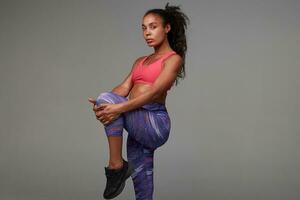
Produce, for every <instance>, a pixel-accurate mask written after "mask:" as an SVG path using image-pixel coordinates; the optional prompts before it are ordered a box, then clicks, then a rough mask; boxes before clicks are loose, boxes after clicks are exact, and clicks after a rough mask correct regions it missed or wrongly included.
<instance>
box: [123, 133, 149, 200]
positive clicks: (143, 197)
mask: <svg viewBox="0 0 300 200" xmlns="http://www.w3.org/2000/svg"><path fill="white" fill-rule="evenodd" d="M153 156H154V150H150V149H147V148H145V147H144V146H143V145H142V144H140V143H139V142H137V141H136V140H135V139H134V138H132V137H130V136H128V138H127V158H128V161H130V162H131V163H132V164H133V167H134V169H135V170H134V173H133V174H132V175H131V178H132V181H133V185H134V191H135V197H136V200H152V198H153V189H154V186H153Z"/></svg>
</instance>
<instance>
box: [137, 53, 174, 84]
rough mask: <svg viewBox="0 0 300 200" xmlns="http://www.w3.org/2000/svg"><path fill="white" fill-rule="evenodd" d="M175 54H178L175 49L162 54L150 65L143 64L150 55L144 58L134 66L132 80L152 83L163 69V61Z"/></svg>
mask: <svg viewBox="0 0 300 200" xmlns="http://www.w3.org/2000/svg"><path fill="white" fill-rule="evenodd" d="M173 54H176V52H175V51H170V52H167V53H165V54H164V55H162V56H161V57H160V58H159V59H158V60H156V61H154V62H153V63H151V64H148V65H143V64H144V61H145V60H146V59H147V58H148V57H149V56H150V55H149V56H146V57H145V58H143V59H142V61H141V62H140V63H138V64H137V66H136V67H135V68H134V70H133V72H132V77H131V80H132V82H133V83H145V84H150V85H152V84H153V83H154V81H155V80H156V78H157V77H158V76H159V74H160V72H161V70H162V63H163V61H164V60H165V59H167V58H168V57H169V56H171V55H173ZM171 87H172V86H171ZM171 87H169V88H168V90H170V89H171Z"/></svg>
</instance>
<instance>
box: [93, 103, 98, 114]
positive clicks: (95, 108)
mask: <svg viewBox="0 0 300 200" xmlns="http://www.w3.org/2000/svg"><path fill="white" fill-rule="evenodd" d="M98 109H99V107H98V106H97V105H96V104H94V106H93V111H94V112H96V111H97V110H98Z"/></svg>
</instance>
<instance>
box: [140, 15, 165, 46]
mask: <svg viewBox="0 0 300 200" xmlns="http://www.w3.org/2000/svg"><path fill="white" fill-rule="evenodd" d="M142 30H143V36H144V39H145V40H146V42H147V44H148V45H149V46H157V45H159V44H161V43H162V42H163V41H164V40H165V39H167V33H168V32H169V31H170V25H169V24H167V26H166V27H163V21H162V18H161V17H160V16H159V15H157V14H153V13H149V14H147V15H146V16H144V18H143V24H142Z"/></svg>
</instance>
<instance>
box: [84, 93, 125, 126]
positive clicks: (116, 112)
mask: <svg viewBox="0 0 300 200" xmlns="http://www.w3.org/2000/svg"><path fill="white" fill-rule="evenodd" d="M89 101H90V102H91V103H93V104H94V105H93V111H94V112H95V115H96V119H97V120H99V121H100V122H101V123H103V124H104V125H107V124H109V123H111V122H112V121H114V120H115V119H117V118H118V117H119V116H120V115H121V114H122V110H121V105H120V104H111V103H102V104H100V105H99V106H97V105H96V100H95V99H93V98H89Z"/></svg>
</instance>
